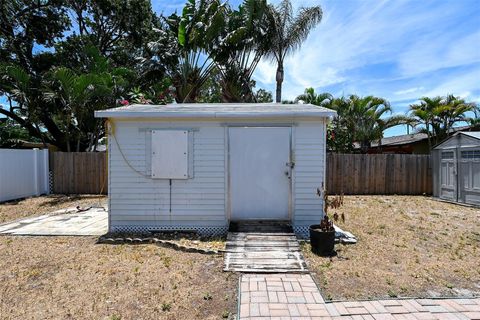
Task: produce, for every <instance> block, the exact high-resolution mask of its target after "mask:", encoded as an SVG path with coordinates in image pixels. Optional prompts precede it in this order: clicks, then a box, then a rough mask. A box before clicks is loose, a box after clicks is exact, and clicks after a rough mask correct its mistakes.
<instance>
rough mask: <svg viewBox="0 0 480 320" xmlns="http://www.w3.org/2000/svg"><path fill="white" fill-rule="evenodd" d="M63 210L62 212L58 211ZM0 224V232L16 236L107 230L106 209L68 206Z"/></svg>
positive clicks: (98, 233) (100, 232) (75, 233)
mask: <svg viewBox="0 0 480 320" xmlns="http://www.w3.org/2000/svg"><path fill="white" fill-rule="evenodd" d="M60 212H63V213H60ZM54 213H56V214H51V215H49V214H45V215H41V216H38V217H32V218H25V219H21V220H17V221H14V222H9V223H5V224H1V225H0V234H7V235H17V236H100V235H103V234H105V233H107V230H108V211H107V210H105V209H103V208H91V209H90V210H88V211H84V212H77V209H76V208H68V209H63V210H59V211H56V212H54Z"/></svg>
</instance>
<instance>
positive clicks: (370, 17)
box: [0, 0, 480, 136]
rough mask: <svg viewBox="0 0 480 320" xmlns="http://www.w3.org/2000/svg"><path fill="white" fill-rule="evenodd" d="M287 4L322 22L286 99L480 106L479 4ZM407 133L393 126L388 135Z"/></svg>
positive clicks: (297, 59)
mask: <svg viewBox="0 0 480 320" xmlns="http://www.w3.org/2000/svg"><path fill="white" fill-rule="evenodd" d="M185 2H186V0H182V1H178V0H170V1H164V0H162V1H155V0H152V5H153V8H154V10H155V11H156V12H158V13H164V14H170V13H172V12H174V11H175V10H178V11H179V12H180V11H181V9H182V7H183V5H184V3H185ZM270 2H271V3H276V2H278V1H273V0H270ZM230 3H231V5H232V6H238V4H239V3H240V1H239V0H232V1H230ZM292 3H293V4H294V6H295V7H296V8H298V7H300V6H312V5H317V4H320V5H321V7H322V9H323V12H324V16H323V20H322V22H321V23H320V25H319V26H318V27H317V28H316V29H315V30H313V31H312V33H311V34H310V36H309V38H308V39H307V40H306V41H305V43H304V44H303V46H302V47H301V49H300V50H298V51H297V52H295V53H294V54H293V55H291V56H289V57H288V58H287V60H286V63H285V67H286V70H285V82H284V85H283V98H284V99H294V98H295V97H296V96H297V95H299V94H301V93H302V92H303V91H304V89H305V88H306V87H313V88H315V90H316V91H317V92H330V93H332V94H333V95H335V96H341V95H348V94H351V93H355V94H358V95H361V96H365V95H376V96H380V97H384V98H387V99H388V100H389V101H390V103H391V104H392V107H393V109H394V113H400V114H404V113H405V112H406V111H407V110H408V106H409V105H410V104H411V103H414V102H415V101H416V99H418V98H419V97H422V96H436V95H446V94H449V93H451V94H455V95H460V96H461V97H463V98H465V99H467V100H468V101H475V102H477V103H480V0H316V1H315V0H292ZM275 69H276V66H275V64H274V63H273V62H271V61H267V60H265V61H262V62H261V63H260V64H259V66H258V68H257V70H256V72H255V74H254V79H255V80H256V81H257V87H259V88H266V89H268V90H270V91H272V93H273V92H274V91H275ZM0 102H4V101H0ZM404 133H406V129H405V128H403V127H396V128H393V129H390V130H389V131H387V132H386V134H385V135H386V136H391V135H397V134H404Z"/></svg>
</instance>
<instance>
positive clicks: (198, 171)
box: [109, 121, 227, 229]
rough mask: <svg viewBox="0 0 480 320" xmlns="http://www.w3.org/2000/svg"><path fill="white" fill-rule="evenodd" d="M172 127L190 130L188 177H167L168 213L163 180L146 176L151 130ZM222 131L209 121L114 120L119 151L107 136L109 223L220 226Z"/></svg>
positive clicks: (222, 221) (222, 218)
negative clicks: (108, 141)
mask: <svg viewBox="0 0 480 320" xmlns="http://www.w3.org/2000/svg"><path fill="white" fill-rule="evenodd" d="M176 128H178V129H192V131H193V139H191V141H190V142H191V143H193V148H191V150H193V155H190V156H193V178H191V179H188V180H172V195H171V208H172V211H171V212H170V186H169V181H168V180H161V179H151V178H150V175H151V159H150V154H151V130H153V129H156V130H161V129H176ZM224 130H225V129H224V128H223V127H221V126H219V125H217V124H214V123H213V124H212V123H207V124H203V125H199V124H198V123H195V128H191V127H190V126H188V125H187V124H182V123H179V124H176V125H173V124H171V123H154V122H147V123H145V122H134V121H132V122H130V121H129V122H122V121H120V122H116V123H115V126H114V133H115V139H116V142H117V143H118V144H119V145H120V146H121V151H122V153H123V155H122V154H121V153H120V151H119V149H118V147H117V143H115V141H114V140H113V139H112V138H110V154H109V164H110V176H109V179H110V189H109V196H110V199H109V201H110V228H111V229H113V228H118V227H125V226H145V227H156V226H157V227H162V226H170V225H172V226H174V225H178V226H193V225H198V226H208V225H210V226H225V225H226V224H227V221H226V215H225V194H226V192H225V151H224V150H225V141H224ZM124 157H125V158H126V160H127V161H128V164H127V163H126V161H125V159H124ZM130 166H132V167H133V168H134V169H135V170H132V168H130ZM135 171H139V173H138V172H135Z"/></svg>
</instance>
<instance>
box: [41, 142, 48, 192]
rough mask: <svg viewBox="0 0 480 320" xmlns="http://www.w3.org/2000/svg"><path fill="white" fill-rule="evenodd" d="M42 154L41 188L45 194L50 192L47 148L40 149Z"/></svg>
mask: <svg viewBox="0 0 480 320" xmlns="http://www.w3.org/2000/svg"><path fill="white" fill-rule="evenodd" d="M42 154H43V181H44V184H43V188H44V189H43V190H44V191H45V194H50V168H49V163H48V162H49V157H48V149H43V150H42Z"/></svg>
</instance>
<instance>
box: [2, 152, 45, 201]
mask: <svg viewBox="0 0 480 320" xmlns="http://www.w3.org/2000/svg"><path fill="white" fill-rule="evenodd" d="M48 176H49V175H48V150H38V149H33V150H17V149H0V202H2V201H7V200H13V199H19V198H25V197H30V196H38V195H41V194H47V193H49V179H48Z"/></svg>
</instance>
